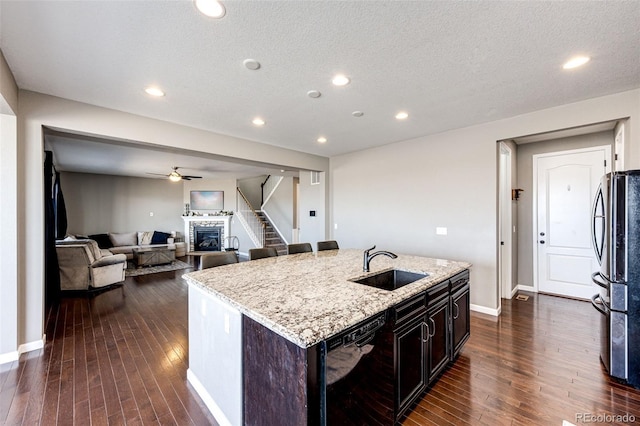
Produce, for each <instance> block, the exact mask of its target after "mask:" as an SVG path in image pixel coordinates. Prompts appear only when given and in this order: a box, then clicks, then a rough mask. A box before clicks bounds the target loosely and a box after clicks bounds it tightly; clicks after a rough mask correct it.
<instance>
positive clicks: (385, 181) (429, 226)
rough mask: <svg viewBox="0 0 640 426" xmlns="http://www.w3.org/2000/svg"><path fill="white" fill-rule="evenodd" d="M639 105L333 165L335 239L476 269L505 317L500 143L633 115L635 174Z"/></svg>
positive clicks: (539, 118) (523, 120) (552, 114)
mask: <svg viewBox="0 0 640 426" xmlns="http://www.w3.org/2000/svg"><path fill="white" fill-rule="evenodd" d="M639 100H640V90H634V91H629V92H622V93H619V94H616V95H610V96H604V97H600V98H594V99H589V100H586V101H581V102H576V103H573V104H567V105H562V106H558V107H554V108H549V109H545V110H539V111H535V112H532V113H529V114H523V115H519V116H516V117H512V118H509V119H504V120H499V121H493V122H489V123H485V124H480V125H476V126H471V127H467V128H462V129H456V130H451V131H447V132H443V133H440V134H436V135H428V136H423V137H419V138H416V139H413V140H409V141H403V142H397V143H392V144H389V145H386V146H382V147H378V148H373V149H368V150H363V151H359V152H355V153H351V154H346V155H342V156H337V157H333V158H331V180H330V182H331V191H330V194H331V211H332V217H331V222H332V223H333V224H334V225H337V229H333V230H332V233H333V236H334V237H335V238H336V239H337V240H338V242H339V244H340V247H357V248H366V247H370V246H371V245H373V244H377V246H378V248H379V249H388V250H392V251H397V252H398V253H409V254H419V255H427V256H433V257H437V258H445V259H447V258H448V259H459V260H465V261H469V262H471V263H472V264H473V266H472V268H471V303H472V305H473V308H474V309H475V310H480V311H483V312H487V313H492V314H497V313H499V309H500V300H499V298H498V288H497V284H498V275H497V265H498V257H497V253H498V240H497V235H498V234H497V189H498V181H497V177H498V173H497V172H498V161H497V160H498V155H497V149H496V142H497V141H500V140H508V139H514V138H517V137H520V136H525V135H532V134H537V133H543V132H549V131H554V130H559V129H567V128H573V127H578V126H584V125H587V124H593V123H600V122H604V121H609V120H617V119H620V118H624V117H631V118H630V120H629V124H630V126H631V129H630V135H631V136H630V139H628V140H627V143H628V145H627V146H626V149H628V150H629V151H630V152H632V153H634V152H635V155H634V154H632V155H631V156H629V157H628V160H629V161H628V163H627V167H628V168H633V167H640V139H639V138H638V137H637V135H638V134H640V124H639V123H640V102H639ZM518 161H523V158H522V156H521V154H520V153H518ZM301 181H302V177H301ZM303 216H304V213H303ZM436 227H447V228H448V235H446V236H442V235H436V233H435V228H436ZM520 227H522V224H521V225H520ZM525 233H526V232H525ZM519 245H520V246H523V244H522V242H520V243H519ZM520 267H521V265H519V269H521V268H520ZM521 274H522V272H521Z"/></svg>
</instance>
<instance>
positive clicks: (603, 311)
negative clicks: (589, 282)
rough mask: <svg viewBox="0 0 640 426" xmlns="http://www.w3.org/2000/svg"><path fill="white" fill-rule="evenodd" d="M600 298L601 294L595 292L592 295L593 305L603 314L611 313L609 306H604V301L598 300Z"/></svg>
mask: <svg viewBox="0 0 640 426" xmlns="http://www.w3.org/2000/svg"><path fill="white" fill-rule="evenodd" d="M598 299H600V295H599V294H594V295H593V296H591V304H592V305H593V307H594V308H596V311H598V312H600V313H601V314H602V315H609V313H608V312H607V311H606V309H607V308H606V307H605V306H604V303H602V300H599V301H598ZM600 306H602V307H600Z"/></svg>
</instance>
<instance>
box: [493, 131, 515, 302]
mask: <svg viewBox="0 0 640 426" xmlns="http://www.w3.org/2000/svg"><path fill="white" fill-rule="evenodd" d="M499 151H500V152H499V156H500V159H499V160H500V161H499V170H500V176H499V184H498V187H499V195H498V200H499V202H498V205H499V210H500V211H499V213H498V228H499V229H498V235H497V236H496V238H497V240H498V277H499V284H498V287H499V288H498V294H499V295H500V297H499V298H498V300H499V301H498V307H501V306H502V301H501V299H502V298H508V299H511V297H512V296H508V295H509V289H510V288H511V287H512V286H513V264H512V263H513V200H512V197H511V192H512V181H513V179H512V176H513V171H512V170H511V163H512V155H513V151H512V150H511V147H509V145H507V144H506V143H504V142H500V150H499ZM505 212H507V213H506V214H505ZM501 242H504V245H501ZM505 269H507V270H506V271H505ZM505 272H506V273H505ZM505 275H506V277H505Z"/></svg>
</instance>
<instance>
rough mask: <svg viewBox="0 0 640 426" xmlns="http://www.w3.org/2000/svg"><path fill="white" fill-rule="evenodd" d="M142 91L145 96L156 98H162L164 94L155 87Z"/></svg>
mask: <svg viewBox="0 0 640 426" xmlns="http://www.w3.org/2000/svg"><path fill="white" fill-rule="evenodd" d="M144 91H145V92H147V95H151V96H156V97H161V96H164V92H163V91H162V90H160V89H158V88H157V87H151V86H150V87H147V88H146V89H144Z"/></svg>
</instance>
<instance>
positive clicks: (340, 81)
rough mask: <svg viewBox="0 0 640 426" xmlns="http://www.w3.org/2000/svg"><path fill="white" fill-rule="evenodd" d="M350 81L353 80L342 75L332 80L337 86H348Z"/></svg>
mask: <svg viewBox="0 0 640 426" xmlns="http://www.w3.org/2000/svg"><path fill="white" fill-rule="evenodd" d="M350 81H351V80H349V77H347V76H345V75H342V74H338V75H336V76H335V77H333V80H331V82H332V83H333V84H334V85H336V86H346V85H347V84H349V82H350Z"/></svg>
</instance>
